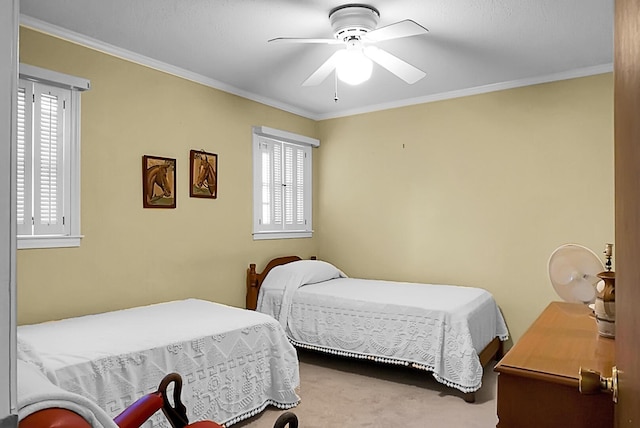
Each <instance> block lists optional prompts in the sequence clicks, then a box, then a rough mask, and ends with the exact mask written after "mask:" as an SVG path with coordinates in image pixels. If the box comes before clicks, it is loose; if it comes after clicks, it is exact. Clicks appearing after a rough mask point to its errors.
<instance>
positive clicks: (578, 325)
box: [495, 302, 615, 428]
mask: <svg viewBox="0 0 640 428" xmlns="http://www.w3.org/2000/svg"><path fill="white" fill-rule="evenodd" d="M590 313H591V310H590V309H589V308H588V307H587V306H585V305H582V304H579V303H564V302H553V303H551V304H550V305H549V306H547V308H546V309H545V310H544V312H542V314H541V315H540V316H539V317H538V319H537V320H536V321H535V322H534V323H533V325H531V327H529V330H527V332H526V333H525V334H524V335H523V336H522V338H520V340H519V341H518V342H517V343H516V345H515V346H514V347H513V348H511V350H509V352H508V353H507V354H506V355H505V356H504V358H502V360H500V362H499V363H498V364H497V365H496V367H495V371H497V372H498V373H499V375H498V404H497V407H498V409H497V410H498V425H497V427H498V428H529V427H531V428H534V427H535V428H542V427H562V428H582V427H585V428H587V427H588V428H611V427H613V406H614V404H613V401H612V399H611V394H607V393H602V394H595V395H583V394H580V392H579V390H578V378H579V374H578V373H579V370H580V367H583V368H585V369H592V370H596V371H599V372H600V373H601V374H602V376H606V377H610V376H611V368H612V367H613V365H614V364H615V362H614V350H615V341H614V340H613V339H607V338H605V337H601V336H600V335H599V334H598V330H597V327H596V322H595V320H594V318H593V317H592V316H591V315H590Z"/></svg>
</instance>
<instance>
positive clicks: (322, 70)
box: [302, 51, 341, 86]
mask: <svg viewBox="0 0 640 428" xmlns="http://www.w3.org/2000/svg"><path fill="white" fill-rule="evenodd" d="M340 52H341V51H337V52H334V53H333V55H331V56H330V57H329V59H327V60H326V61H325V62H324V63H323V64H322V65H321V66H320V67H318V69H317V70H316V71H314V72H313V74H312V75H311V76H309V77H308V78H307V80H305V81H304V82H302V86H315V85H319V84H320V83H322V82H323V81H324V79H326V78H327V77H328V76H329V75H330V74H331V72H332V71H333V70H335V68H336V64H337V62H338V56H339V54H340Z"/></svg>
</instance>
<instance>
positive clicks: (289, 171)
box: [253, 126, 320, 239]
mask: <svg viewBox="0 0 640 428" xmlns="http://www.w3.org/2000/svg"><path fill="white" fill-rule="evenodd" d="M319 145H320V142H319V141H318V140H316V139H314V138H309V137H304V136H302V135H296V134H292V133H290V132H286V131H280V130H277V129H273V128H267V127H265V126H260V127H254V128H253V239H280V238H310V237H311V235H312V232H313V229H312V223H311V213H312V200H313V198H312V183H311V176H312V175H311V165H312V162H311V148H312V147H318V146H319Z"/></svg>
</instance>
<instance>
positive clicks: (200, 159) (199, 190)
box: [191, 150, 218, 198]
mask: <svg viewBox="0 0 640 428" xmlns="http://www.w3.org/2000/svg"><path fill="white" fill-rule="evenodd" d="M217 160H218V155H216V154H213V153H206V152H197V151H195V150H192V151H191V178H192V183H191V196H194V197H200V198H215V197H216V196H217V188H218V187H217V176H216V169H217Z"/></svg>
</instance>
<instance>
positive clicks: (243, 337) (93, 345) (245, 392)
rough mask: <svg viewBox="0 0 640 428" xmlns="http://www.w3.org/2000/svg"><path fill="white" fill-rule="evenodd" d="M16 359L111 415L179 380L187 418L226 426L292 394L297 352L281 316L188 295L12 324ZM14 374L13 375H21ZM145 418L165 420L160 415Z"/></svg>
mask: <svg viewBox="0 0 640 428" xmlns="http://www.w3.org/2000/svg"><path fill="white" fill-rule="evenodd" d="M18 358H19V359H23V360H26V361H28V362H31V363H33V364H35V365H37V366H38V367H40V368H41V370H42V371H43V372H44V373H45V374H46V376H47V377H48V378H49V379H50V380H51V381H52V383H53V384H55V385H57V386H59V387H61V388H63V389H65V390H67V391H70V392H73V393H77V394H79V395H82V396H84V397H86V398H89V399H90V400H92V401H93V402H95V403H97V404H98V405H99V406H100V407H101V408H103V409H104V410H105V411H106V412H107V414H109V415H110V416H111V417H115V416H116V415H118V414H119V413H120V412H121V411H122V410H124V408H126V407H127V406H128V405H129V404H131V403H132V402H133V401H135V400H136V399H138V398H139V397H141V396H142V395H144V394H146V393H149V392H152V391H155V390H156V389H157V388H158V384H159V383H160V380H161V379H162V378H163V377H164V376H165V375H166V374H167V373H170V372H177V373H179V374H180V375H181V376H182V378H183V389H182V401H183V402H184V404H185V406H186V407H187V415H188V417H189V420H190V421H192V422H193V421H197V420H202V419H209V420H213V421H215V422H218V423H219V424H225V425H227V426H228V425H231V424H233V423H235V422H238V421H240V420H242V419H245V418H247V417H250V416H252V415H254V414H256V413H258V412H260V411H262V410H263V409H264V408H265V407H266V406H267V405H269V404H272V405H275V406H277V407H280V408H290V407H293V406H295V405H296V404H297V403H298V402H299V397H298V396H297V394H296V392H295V389H296V388H297V387H298V386H299V372H298V359H297V353H296V350H295V348H294V347H293V346H292V345H291V344H290V343H289V342H288V340H287V338H286V335H285V334H284V331H283V329H282V327H281V326H280V324H279V323H278V322H277V321H275V320H274V319H273V318H271V317H269V316H267V315H264V314H260V313H257V312H253V311H247V310H243V309H239V308H233V307H230V306H225V305H221V304H217V303H213V302H208V301H204V300H197V299H188V300H183V301H176V302H168V303H161V304H157V305H150V306H143V307H138V308H133V309H126V310H121V311H114V312H108V313H104V314H97V315H89V316H84V317H78V318H70V319H64V320H60V321H53V322H47V323H42V324H36V325H25V326H19V327H18ZM19 381H20V380H19ZM145 426H149V427H155V426H163V427H164V426H166V427H168V426H169V424H168V423H167V422H166V419H165V418H164V416H162V414H161V413H158V414H156V415H155V416H154V418H152V419H151V420H150V421H149V422H148V423H146V424H145Z"/></svg>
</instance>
